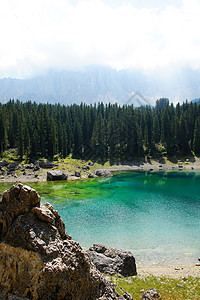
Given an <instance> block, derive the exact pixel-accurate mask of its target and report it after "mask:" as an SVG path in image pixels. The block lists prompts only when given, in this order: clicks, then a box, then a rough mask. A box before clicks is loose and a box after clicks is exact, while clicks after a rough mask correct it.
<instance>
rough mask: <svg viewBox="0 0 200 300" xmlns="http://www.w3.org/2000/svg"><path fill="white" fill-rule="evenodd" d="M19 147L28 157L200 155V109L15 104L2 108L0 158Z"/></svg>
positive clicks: (159, 104) (160, 103)
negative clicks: (7, 151)
mask: <svg viewBox="0 0 200 300" xmlns="http://www.w3.org/2000/svg"><path fill="white" fill-rule="evenodd" d="M9 148H17V149H18V155H19V158H20V159H21V160H23V159H24V158H28V159H36V158H48V159H53V158H54V157H55V156H59V157H62V158H65V157H66V156H68V155H72V157H74V158H80V159H86V160H88V159H90V160H98V161H101V162H103V161H107V160H109V161H121V162H122V161H125V160H133V159H135V158H141V157H144V155H147V156H152V157H160V156H164V155H166V156H168V157H173V156H176V157H180V156H186V155H188V156H189V155H190V156H191V155H196V156H199V155H200V105H198V104H197V103H193V102H190V103H188V102H187V101H186V102H185V103H183V104H182V105H180V104H179V103H178V104H177V105H176V106H175V105H173V104H170V103H169V100H168V99H166V98H161V99H159V100H157V101H156V105H155V106H154V107H152V106H141V107H134V106H133V105H124V106H120V105H118V104H103V103H98V104H94V105H87V104H83V103H82V104H80V105H76V104H73V105H68V106H67V105H60V104H48V103H47V104H37V103H36V102H31V101H28V102H26V103H22V102H20V101H18V100H17V101H14V100H10V101H9V102H7V103H6V104H0V156H2V155H3V153H4V151H6V150H7V149H9Z"/></svg>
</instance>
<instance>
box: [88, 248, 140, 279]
mask: <svg viewBox="0 0 200 300" xmlns="http://www.w3.org/2000/svg"><path fill="white" fill-rule="evenodd" d="M87 253H88V254H89V256H90V259H91V261H92V262H93V263H94V265H95V266H96V268H97V269H98V270H99V271H100V272H103V273H106V274H110V275H114V274H117V273H119V274H121V275H123V276H132V275H137V271H136V264H135V258H134V257H133V254H132V253H131V252H130V251H122V250H118V249H113V248H109V247H106V246H104V245H101V244H94V245H93V247H90V248H89V250H87Z"/></svg>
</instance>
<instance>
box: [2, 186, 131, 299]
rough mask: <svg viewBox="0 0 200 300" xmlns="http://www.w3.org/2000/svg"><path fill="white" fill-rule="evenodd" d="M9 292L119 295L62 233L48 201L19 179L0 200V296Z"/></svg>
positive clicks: (10, 294) (46, 296)
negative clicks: (19, 181) (41, 200)
mask: <svg viewBox="0 0 200 300" xmlns="http://www.w3.org/2000/svg"><path fill="white" fill-rule="evenodd" d="M13 295H14V296H13ZM10 297H16V298H15V299H19V298H18V297H22V298H26V299H37V300H43V299H49V300H51V299H52V300H54V299H71V300H95V299H116V300H117V299H125V298H124V297H123V296H120V295H119V294H118V293H117V292H116V291H115V289H114V287H113V286H112V284H111V283H109V281H108V280H106V278H104V277H103V276H102V275H101V273H100V272H99V271H98V270H97V269H96V268H95V267H94V265H92V264H91V263H90V260H89V257H88V255H87V254H86V252H85V251H83V249H82V248H81V247H80V245H79V244H78V243H77V242H75V241H72V240H71V237H70V236H69V235H67V233H66V232H65V224H64V223H63V221H62V219H61V217H60V215H59V213H58V212H57V211H56V210H54V208H53V207H52V205H50V204H48V203H46V204H44V205H43V204H41V203H40V196H39V195H38V193H37V192H36V191H35V190H33V189H31V188H30V187H27V186H24V185H22V184H16V185H14V186H12V187H11V188H10V190H8V191H6V192H4V194H3V197H2V199H1V200H0V299H8V298H9V299H10Z"/></svg>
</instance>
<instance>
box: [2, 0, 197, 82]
mask: <svg viewBox="0 0 200 300" xmlns="http://www.w3.org/2000/svg"><path fill="white" fill-rule="evenodd" d="M0 39H1V46H0V77H17V78H26V77H29V76H34V75H37V74H39V73H41V72H44V71H46V70H49V69H56V70H62V69H73V68H79V67H82V66H84V65H90V64H103V65H110V66H112V67H114V68H117V69H122V68H126V67H134V68H142V69H143V70H145V71H148V70H153V69H155V68H170V67H172V66H173V67H179V66H182V65H187V66H191V67H192V68H200V1H199V0H173V1H172V0H163V1H160V0H152V1H151V0H34V1H33V0H0Z"/></svg>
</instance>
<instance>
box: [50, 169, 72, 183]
mask: <svg viewBox="0 0 200 300" xmlns="http://www.w3.org/2000/svg"><path fill="white" fill-rule="evenodd" d="M67 177H68V176H67V175H66V174H65V173H64V172H62V171H48V172H47V180H48V181H59V180H67Z"/></svg>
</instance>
